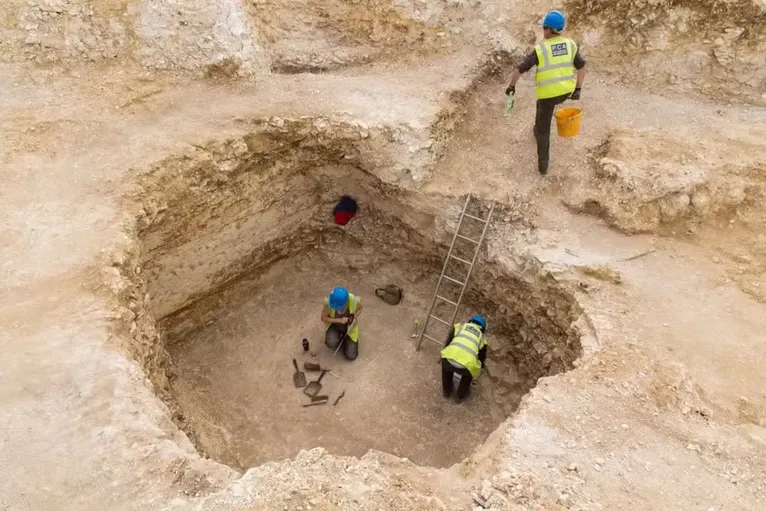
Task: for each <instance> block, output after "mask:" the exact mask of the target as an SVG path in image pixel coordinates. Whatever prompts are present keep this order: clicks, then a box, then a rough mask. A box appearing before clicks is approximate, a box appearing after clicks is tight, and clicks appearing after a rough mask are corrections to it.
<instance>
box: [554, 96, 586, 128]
mask: <svg viewBox="0 0 766 511" xmlns="http://www.w3.org/2000/svg"><path fill="white" fill-rule="evenodd" d="M566 101H568V102H571V103H570V104H572V103H574V105H575V106H577V103H580V115H582V113H583V112H584V111H585V104H584V103H583V100H582V99H567V100H566ZM561 105H562V106H563V103H562V104H561ZM559 108H561V107H559ZM557 110H558V109H557ZM573 122H574V121H573V120H572V118H571V117H568V118H567V127H568V126H569V125H570V124H572V123H573Z"/></svg>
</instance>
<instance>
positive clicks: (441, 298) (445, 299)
mask: <svg viewBox="0 0 766 511" xmlns="http://www.w3.org/2000/svg"><path fill="white" fill-rule="evenodd" d="M436 298H438V299H439V300H443V301H445V302H447V303H449V304H452V305H454V306H455V307H457V303H456V302H453V301H452V300H448V299H447V298H444V297H443V296H440V295H436Z"/></svg>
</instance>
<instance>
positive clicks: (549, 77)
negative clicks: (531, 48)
mask: <svg viewBox="0 0 766 511" xmlns="http://www.w3.org/2000/svg"><path fill="white" fill-rule="evenodd" d="M535 52H536V53H537V72H536V74H535V93H536V94H537V99H548V98H555V97H557V96H563V95H564V94H571V93H572V92H573V91H574V90H575V87H577V77H576V76H575V68H574V58H575V55H577V44H576V43H575V42H574V41H572V40H571V39H567V38H565V37H560V36H556V37H551V38H550V39H544V40H543V42H541V43H540V44H538V45H537V46H536V47H535Z"/></svg>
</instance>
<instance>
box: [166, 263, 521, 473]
mask: <svg viewBox="0 0 766 511" xmlns="http://www.w3.org/2000/svg"><path fill="white" fill-rule="evenodd" d="M331 257H332V256H331V255H330V256H328V255H325V254H322V253H319V252H316V251H314V252H308V253H306V254H303V255H301V256H299V257H296V258H293V259H290V260H286V261H282V262H280V263H278V264H276V265H275V266H273V267H272V268H271V269H270V270H269V271H268V272H267V273H266V274H265V275H263V276H261V277H260V278H258V279H247V278H245V279H242V280H241V281H240V282H238V283H237V284H235V285H234V286H231V287H229V288H228V289H227V290H226V291H224V292H222V293H220V300H218V299H216V305H215V306H216V307H220V310H219V312H218V313H217V314H216V316H217V320H215V321H214V322H212V323H210V322H209V324H208V325H207V326H205V327H203V328H201V329H199V330H197V331H195V332H194V333H192V334H189V335H188V336H187V337H186V338H184V339H176V340H173V343H172V345H171V346H170V348H169V350H170V354H171V356H172V359H173V361H174V365H175V367H176V371H177V374H176V375H175V377H174V378H173V380H172V387H173V391H174V394H175V397H176V399H177V401H178V404H179V405H180V407H181V409H182V410H183V413H184V416H185V420H186V422H187V424H188V425H189V430H190V431H191V433H192V436H193V437H194V439H195V441H196V443H197V444H198V446H199V447H200V448H201V449H202V450H203V451H204V452H205V453H206V454H208V455H209V456H211V457H212V458H214V459H217V460H219V461H221V462H224V463H227V464H229V465H231V466H234V467H238V468H247V467H250V466H254V465H258V464H261V463H264V462H268V461H272V460H279V459H284V458H288V457H293V456H295V455H296V454H297V453H298V452H299V451H300V450H301V449H308V448H312V447H317V446H321V447H324V448H326V449H327V450H328V451H330V452H332V453H335V454H340V455H354V456H360V455H363V454H364V453H365V452H367V451H368V450H369V449H377V450H380V451H385V452H388V453H392V454H395V455H398V456H402V457H406V458H409V459H410V460H412V461H414V462H415V463H418V464H421V465H431V466H437V467H446V466H449V465H451V464H453V463H456V462H459V461H460V460H461V459H463V458H464V457H465V456H467V455H468V454H470V453H471V452H472V451H473V450H474V449H475V448H476V447H477V446H478V445H480V444H481V443H483V442H484V440H485V439H486V438H487V436H488V435H489V434H490V433H491V432H492V431H493V430H494V429H495V428H497V426H498V425H499V424H500V423H501V422H502V421H503V420H504V419H505V418H506V417H507V416H508V415H509V414H510V413H512V412H513V411H514V410H515V408H516V406H517V405H518V402H519V399H520V398H521V396H522V395H523V393H524V391H525V389H524V388H523V387H522V386H520V385H519V386H518V387H515V386H511V387H509V385H508V384H507V383H505V382H499V381H495V382H493V379H491V378H489V377H488V376H487V374H484V375H483V376H482V377H481V378H480V379H479V380H478V384H477V385H475V386H473V389H472V396H471V398H469V399H468V400H466V402H464V403H462V404H461V405H457V404H456V403H455V401H454V397H453V399H451V400H446V399H444V397H443V396H442V392H441V371H440V365H439V363H438V362H439V357H438V352H439V349H438V347H437V346H435V345H433V344H430V343H428V342H427V341H424V344H423V349H422V350H421V351H420V352H416V351H415V349H414V341H415V339H412V338H411V334H412V329H413V320H414V319H415V318H417V319H419V320H420V322H421V324H422V321H423V314H424V311H425V308H426V306H427V304H428V300H429V298H430V293H431V292H432V291H433V285H434V284H435V278H436V274H435V273H434V274H433V278H430V277H429V278H424V279H421V281H420V282H418V283H417V284H412V283H411V282H410V281H408V277H410V276H411V275H415V274H422V273H423V268H419V269H414V268H404V267H390V268H381V269H380V270H379V271H376V272H375V274H364V273H361V272H358V271H354V270H351V269H348V268H345V267H342V266H340V265H335V264H333V261H332V259H331ZM436 271H438V270H434V272H436ZM427 274H428V275H431V272H427ZM388 283H394V284H397V285H399V286H401V287H402V288H404V293H405V294H404V300H403V301H402V302H401V303H400V304H399V305H396V306H391V305H388V304H387V303H385V302H383V301H382V300H380V299H378V298H377V297H375V294H374V289H375V288H376V287H382V286H383V285H385V284H388ZM336 285H344V286H346V287H348V288H349V290H350V291H351V292H353V293H356V294H359V295H360V296H361V297H362V302H363V304H364V312H363V313H362V316H361V318H360V332H361V340H360V349H359V358H358V359H357V360H356V361H353V362H348V361H346V360H345V359H344V358H343V356H342V354H341V353H340V352H339V353H338V355H337V356H336V357H335V358H333V353H332V351H331V350H329V348H327V347H326V346H324V344H323V339H324V333H323V324H322V323H321V321H320V312H321V309H322V302H323V299H324V298H325V296H327V294H328V293H329V291H330V290H331V289H332V288H333V287H334V286H336ZM467 305H470V304H467ZM469 312H472V311H470V310H463V311H461V315H465V314H468V313H469ZM462 319H464V318H462ZM458 320H461V318H460V317H459V318H458ZM429 331H430V328H429ZM304 337H306V338H308V339H309V340H310V346H311V348H310V351H312V352H316V353H317V357H311V356H310V354H304V352H303V350H302V347H301V339H302V338H304ZM488 338H489V342H490V344H492V343H500V342H508V340H507V339H500V338H498V337H497V336H496V335H493V334H492V332H491V325H490V333H489V336H488ZM292 358H296V359H298V362H299V364H300V365H301V367H302V365H303V362H305V361H311V362H319V363H321V364H322V366H323V367H324V366H327V367H330V368H331V369H332V370H333V372H334V373H336V374H338V375H339V376H340V377H341V378H336V377H334V376H332V375H330V374H327V375H326V376H325V377H324V379H323V380H322V384H323V387H324V388H323V389H322V391H321V394H328V395H329V396H330V402H329V404H327V405H324V406H316V407H310V408H303V407H302V406H301V405H303V404H306V403H308V402H309V401H310V400H309V398H308V397H306V396H305V395H304V394H303V392H302V391H301V390H300V389H296V388H295V387H294V386H293V382H292V373H293V366H292V362H291V360H292ZM488 365H489V368H490V370H492V361H489V362H488ZM504 371H505V373H506V374H507V373H508V369H507V367H506V368H505V369H504ZM306 375H307V378H309V379H314V378H316V376H317V375H318V373H309V372H307V373H306ZM342 391H345V396H344V397H343V399H342V400H341V401H340V403H339V404H338V405H337V406H335V407H333V406H332V402H333V401H334V399H335V398H336V397H337V396H338V395H339V394H340V393H341V392H342Z"/></svg>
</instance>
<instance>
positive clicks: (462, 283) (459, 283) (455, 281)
mask: <svg viewBox="0 0 766 511" xmlns="http://www.w3.org/2000/svg"><path fill="white" fill-rule="evenodd" d="M442 278H443V279H447V280H449V281H452V282H454V283H455V284H457V285H459V286H465V282H460V281H459V280H455V279H453V278H452V277H448V276H446V275H442Z"/></svg>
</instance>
